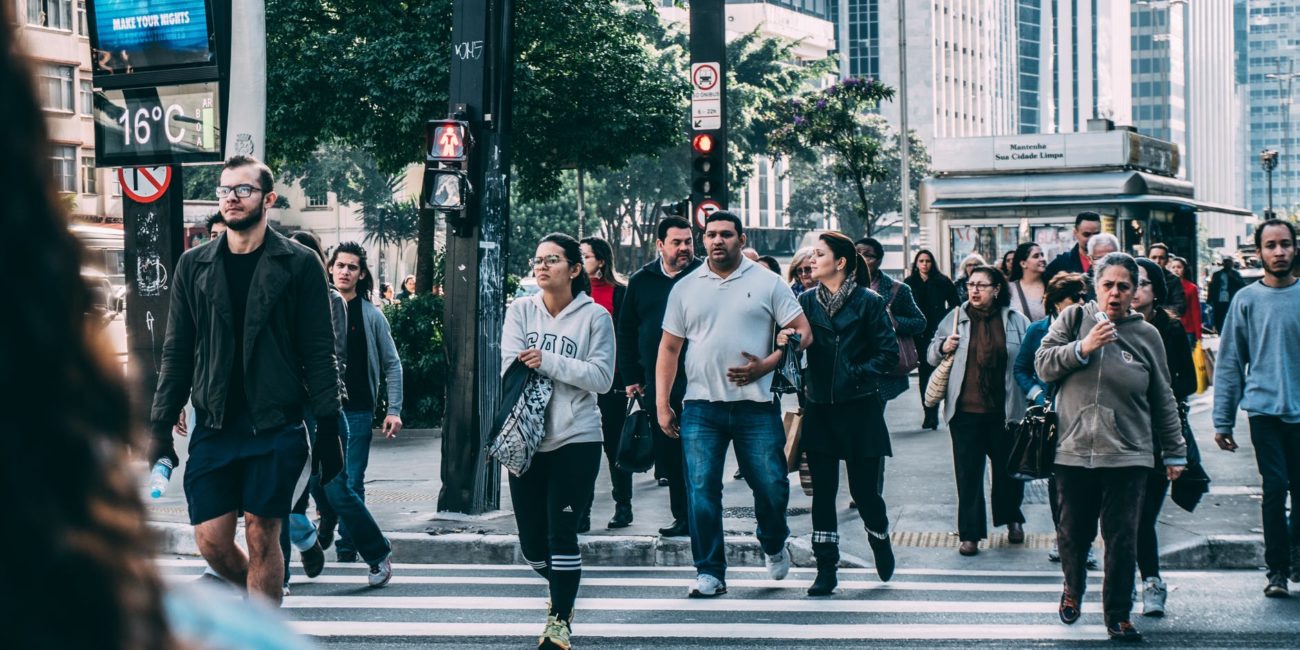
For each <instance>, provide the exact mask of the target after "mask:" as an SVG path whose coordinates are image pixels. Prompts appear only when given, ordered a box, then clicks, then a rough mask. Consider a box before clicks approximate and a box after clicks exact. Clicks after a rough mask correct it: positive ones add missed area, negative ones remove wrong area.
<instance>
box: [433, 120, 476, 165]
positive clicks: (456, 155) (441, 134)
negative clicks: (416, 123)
mask: <svg viewBox="0 0 1300 650" xmlns="http://www.w3.org/2000/svg"><path fill="white" fill-rule="evenodd" d="M465 127H466V124H465V123H464V122H459V121H455V120H446V121H436V122H430V123H429V129H428V131H427V133H428V134H429V135H428V143H427V144H428V159H429V160H437V161H443V162H463V161H464V160H465V159H466V155H465V153H466V152H465V150H466V149H467V148H468V147H467V146H466V143H465V140H466V128H465Z"/></svg>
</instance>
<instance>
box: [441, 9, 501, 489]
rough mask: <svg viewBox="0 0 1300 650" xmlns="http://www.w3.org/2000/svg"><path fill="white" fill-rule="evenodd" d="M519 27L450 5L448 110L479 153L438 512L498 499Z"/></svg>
mask: <svg viewBox="0 0 1300 650" xmlns="http://www.w3.org/2000/svg"><path fill="white" fill-rule="evenodd" d="M513 25H514V0H486V1H484V0H455V4H454V5H453V7H452V32H451V33H452V39H451V40H452V51H451V52H450V53H449V54H451V92H450V93H449V95H448V97H449V100H450V101H449V103H450V107H449V113H450V114H451V115H452V116H455V117H456V119H458V120H462V121H464V122H466V123H467V124H468V130H469V136H470V137H469V140H470V142H471V146H467V147H466V149H467V151H466V153H467V156H468V161H467V164H468V168H467V169H466V170H465V175H466V177H467V180H468V185H467V186H466V187H465V192H464V194H467V198H468V200H467V201H466V203H465V206H464V209H463V210H460V211H458V212H457V214H456V215H455V216H453V215H450V214H449V215H448V219H447V221H448V225H449V228H448V230H449V232H448V238H447V273H446V280H445V282H446V284H445V287H446V291H447V298H446V300H445V302H444V322H445V323H446V338H445V344H446V350H447V361H448V364H449V366H450V370H451V380H450V381H449V382H447V385H448V386H449V389H448V391H447V413H446V419H445V420H444V423H443V429H442V470H441V477H442V489H441V491H440V492H439V493H438V511H439V512H461V513H468V514H481V513H483V512H487V511H489V510H495V509H496V508H497V507H498V505H499V502H500V485H501V478H500V468H499V466H498V465H497V464H496V463H494V462H488V459H487V458H486V454H485V453H484V446H485V445H486V443H487V439H488V436H489V435H491V427H492V422H493V419H494V416H495V414H496V410H497V404H498V402H499V401H500V383H499V382H500V376H501V352H500V349H501V344H500V341H501V326H502V321H503V318H504V313H505V277H506V274H505V249H506V243H507V242H506V239H507V233H508V230H509V229H508V224H509V199H510V187H509V176H508V173H509V170H510V113H511V107H510V103H511V101H510V100H511V77H512V76H513V75H512V71H513V67H514V48H513V39H512V32H513ZM426 179H427V177H426ZM426 182H427V180H426ZM461 193H462V192H459V191H458V192H457V194H461Z"/></svg>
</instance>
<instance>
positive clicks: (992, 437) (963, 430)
mask: <svg viewBox="0 0 1300 650" xmlns="http://www.w3.org/2000/svg"><path fill="white" fill-rule="evenodd" d="M1004 420H1005V418H1003V416H1002V414H1001V413H967V412H965V411H958V412H957V414H956V415H954V416H953V418H952V421H951V422H949V423H948V428H949V430H950V431H951V434H952V464H953V469H954V470H956V474H957V533H958V535H959V536H960V537H961V540H962V541H963V542H977V541H979V540H981V539H984V538H986V537H988V516H987V514H986V510H985V507H984V466H985V464H986V463H992V465H993V467H992V470H991V471H992V473H993V491H992V494H990V495H989V500H990V501H991V502H992V504H993V525H994V526H995V527H996V526H1005V525H1007V524H1010V523H1018V524H1023V523H1025V515H1024V513H1022V512H1021V511H1020V504H1021V503H1022V502H1023V501H1024V499H1025V484H1024V482H1023V481H1019V480H1016V479H1014V478H1012V477H1011V474H1010V473H1009V472H1008V471H1007V458H1008V456H1010V454H1011V436H1009V435H1008V434H1007V430H1006V422H1005V421H1004ZM986 459H987V460H986Z"/></svg>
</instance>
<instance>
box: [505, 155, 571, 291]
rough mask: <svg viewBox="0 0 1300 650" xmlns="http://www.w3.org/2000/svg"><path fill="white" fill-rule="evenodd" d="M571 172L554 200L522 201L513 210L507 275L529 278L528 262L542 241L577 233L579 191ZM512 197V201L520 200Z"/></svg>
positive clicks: (514, 204) (513, 206) (563, 181)
mask: <svg viewBox="0 0 1300 650" xmlns="http://www.w3.org/2000/svg"><path fill="white" fill-rule="evenodd" d="M574 178H575V176H574V173H573V172H572V171H570V172H567V173H566V174H564V175H562V177H561V181H562V182H561V183H560V189H559V190H558V191H557V192H556V194H555V196H554V197H552V198H549V199H546V200H541V201H537V200H534V201H527V200H521V201H519V202H517V203H513V204H512V205H511V206H510V210H511V213H512V214H511V215H510V233H509V236H508V241H507V244H506V246H507V248H506V272H507V273H510V274H513V275H518V276H520V277H524V276H527V275H528V274H530V273H532V270H533V269H532V268H531V267H529V266H528V260H529V259H531V258H532V257H533V251H535V250H536V249H537V242H538V241H541V239H542V237H545V236H546V235H548V234H550V233H553V232H563V233H568V234H571V235H572V234H577V232H578V211H577V208H576V206H577V204H578V191H577V184H576V182H575V180H574ZM518 198H519V197H518V196H515V197H512V201H513V200H515V199H518Z"/></svg>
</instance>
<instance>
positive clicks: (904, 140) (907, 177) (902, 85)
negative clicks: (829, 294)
mask: <svg viewBox="0 0 1300 650" xmlns="http://www.w3.org/2000/svg"><path fill="white" fill-rule="evenodd" d="M911 145H912V143H911V141H909V140H908V137H907V0H898V158H899V164H900V165H902V169H901V170H899V180H900V182H901V184H902V189H901V194H900V196H899V201H898V206H899V214H900V216H901V217H902V219H903V268H904V269H906V268H907V259H908V257H909V255H910V254H911V250H912V249H911V239H912V206H911V199H912V196H911V189H912V187H911V185H912V173H911V169H910V168H909V165H908V160H909V159H910V158H911V154H912V151H911V150H912V146H911ZM881 263H882V264H883V263H884V260H881Z"/></svg>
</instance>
